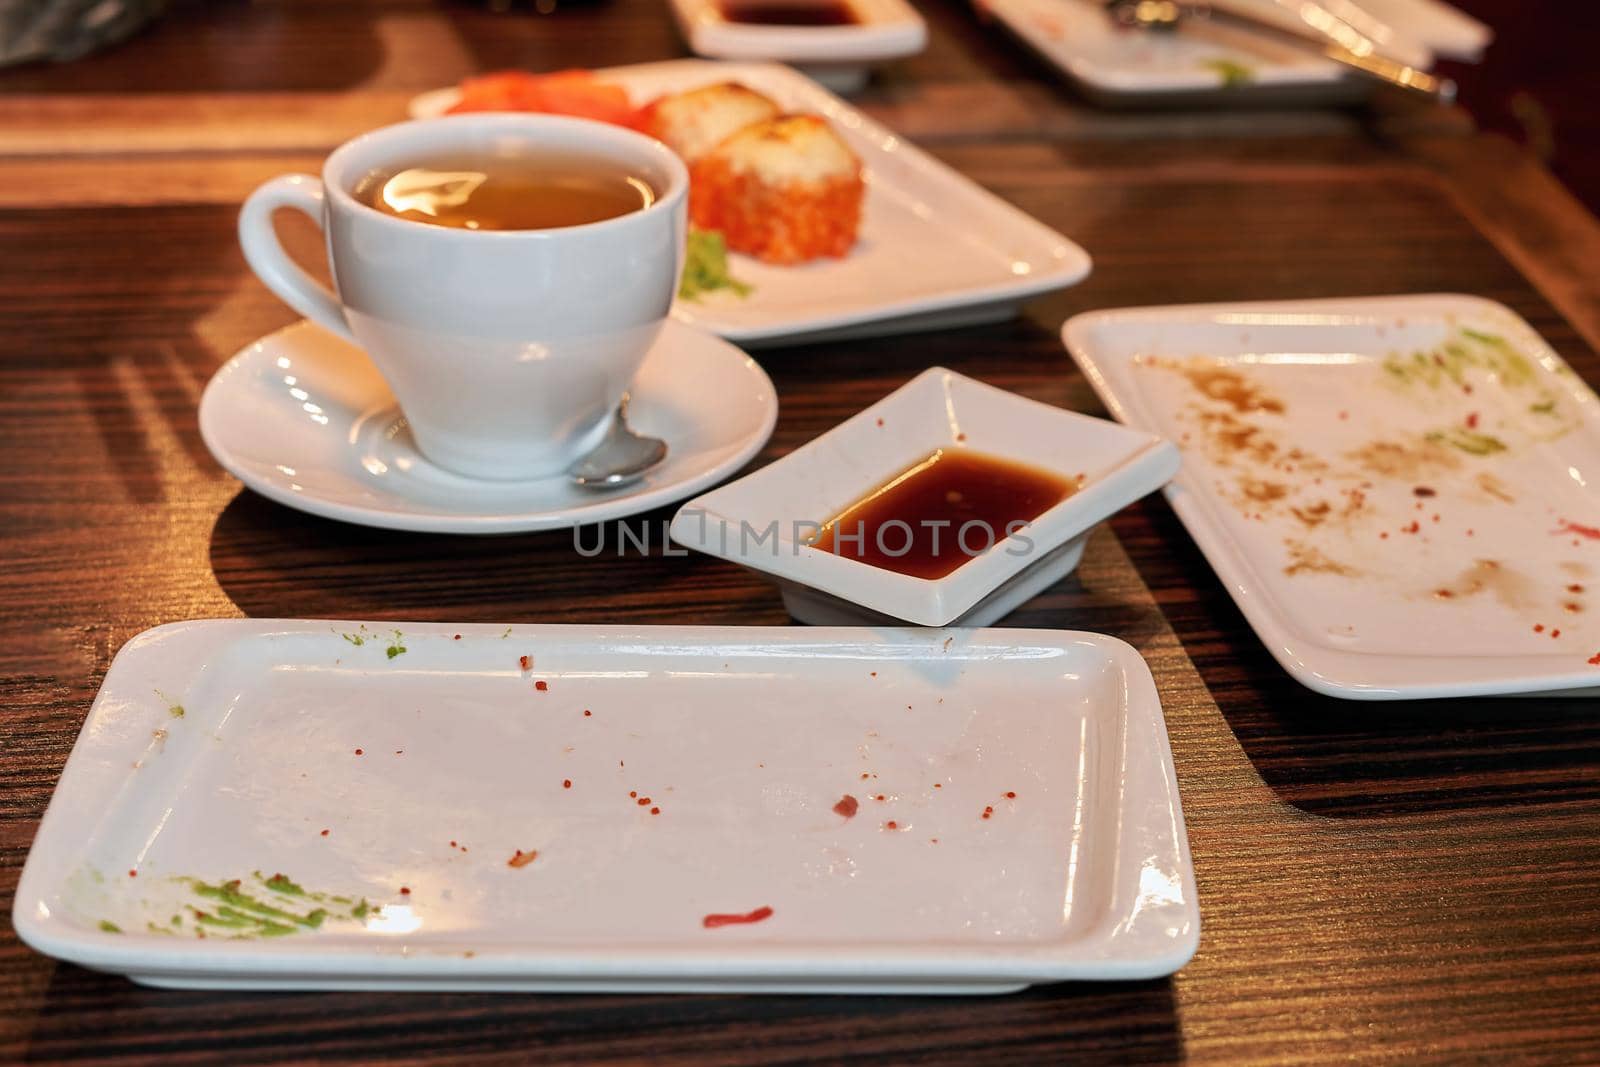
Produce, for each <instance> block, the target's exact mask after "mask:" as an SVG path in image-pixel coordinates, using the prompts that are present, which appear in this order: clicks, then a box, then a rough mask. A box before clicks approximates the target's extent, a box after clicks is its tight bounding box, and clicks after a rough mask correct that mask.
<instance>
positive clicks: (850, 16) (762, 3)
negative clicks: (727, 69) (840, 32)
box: [717, 0, 861, 26]
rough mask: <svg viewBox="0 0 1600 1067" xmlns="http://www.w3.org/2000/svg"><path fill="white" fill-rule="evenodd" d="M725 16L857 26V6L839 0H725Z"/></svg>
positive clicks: (765, 22)
mask: <svg viewBox="0 0 1600 1067" xmlns="http://www.w3.org/2000/svg"><path fill="white" fill-rule="evenodd" d="M717 10H718V11H719V12H721V14H722V17H723V19H724V20H726V21H728V22H739V23H744V24H745V25H751V26H854V25H856V24H858V23H859V22H860V21H861V19H860V17H859V16H857V14H856V10H855V8H853V7H851V6H850V5H849V4H847V3H841V2H839V0H812V2H807V0H722V2H721V3H720V4H718V5H717Z"/></svg>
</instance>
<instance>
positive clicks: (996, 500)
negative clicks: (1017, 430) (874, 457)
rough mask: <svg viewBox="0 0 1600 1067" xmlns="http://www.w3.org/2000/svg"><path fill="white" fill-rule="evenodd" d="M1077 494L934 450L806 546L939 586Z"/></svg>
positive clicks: (1044, 478)
mask: <svg viewBox="0 0 1600 1067" xmlns="http://www.w3.org/2000/svg"><path fill="white" fill-rule="evenodd" d="M1077 490H1078V482H1077V481H1076V480H1074V479H1070V478H1065V477H1062V476H1061V475H1058V474H1055V473H1052V472H1050V471H1045V470H1040V469H1039V468H1037V467H1030V466H1027V465H1025V464H1021V463H1014V462H1012V461H1010V460H1005V459H1000V458H998V457H996V456H989V455H985V454H984V453H982V452H973V451H970V450H968V449H964V448H941V449H938V450H936V451H934V452H933V453H931V454H930V455H928V456H926V457H924V458H923V459H920V460H918V461H917V462H916V463H914V464H912V465H911V466H910V467H907V468H906V469H905V470H903V471H901V472H900V473H899V474H897V475H895V476H894V477H893V478H891V479H889V480H888V481H887V482H885V483H884V484H883V485H880V486H878V487H877V488H876V489H874V490H872V491H871V492H870V493H867V494H866V495H865V496H863V497H862V498H861V499H860V500H857V501H856V502H855V503H853V504H851V505H850V506H849V507H846V508H845V509H844V510H843V511H841V512H840V513H839V514H838V515H837V516H835V517H834V518H833V519H831V520H830V521H829V522H827V523H826V524H825V525H824V526H823V528H822V531H821V532H820V533H819V534H817V536H816V537H815V538H813V539H812V541H811V542H810V544H811V547H812V548H815V549H818V550H820V551H824V552H833V553H836V554H837V555H840V556H843V557H845V558H846V559H854V560H859V561H860V562H862V563H866V564H870V565H871V566H874V567H882V568H883V569H884V570H890V571H896V572H898V573H900V574H909V575H911V576H912V577H914V578H943V577H944V576H945V575H947V574H949V573H951V572H952V571H954V570H955V569H956V568H957V567H959V566H961V565H962V564H963V563H966V562H967V561H968V560H970V559H973V558H974V557H976V556H979V555H982V554H983V552H984V550H985V549H986V548H987V547H988V546H989V545H991V544H995V543H998V542H1000V541H1003V540H1005V539H1006V537H1007V536H1009V535H1010V533H1011V532H1012V530H1013V529H1014V524H1025V523H1028V522H1031V521H1033V520H1034V519H1036V518H1038V517H1039V516H1040V515H1042V514H1044V513H1045V512H1046V511H1048V510H1049V509H1050V508H1052V507H1054V506H1055V505H1056V504H1059V503H1060V502H1061V501H1063V500H1065V499H1066V498H1067V497H1069V496H1071V495H1072V494H1073V493H1075V492H1077ZM902 524H903V525H902ZM963 527H966V534H965V536H963V535H962V530H963ZM857 534H860V538H859V540H858V539H857ZM991 535H992V536H991Z"/></svg>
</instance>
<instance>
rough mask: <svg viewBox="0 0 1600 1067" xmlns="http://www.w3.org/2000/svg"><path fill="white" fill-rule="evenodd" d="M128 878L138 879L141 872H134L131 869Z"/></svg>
mask: <svg viewBox="0 0 1600 1067" xmlns="http://www.w3.org/2000/svg"><path fill="white" fill-rule="evenodd" d="M128 877H129V878H137V877H139V872H138V871H136V870H133V869H132V868H129V870H128Z"/></svg>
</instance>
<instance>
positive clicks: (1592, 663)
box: [1589, 652, 1600, 667]
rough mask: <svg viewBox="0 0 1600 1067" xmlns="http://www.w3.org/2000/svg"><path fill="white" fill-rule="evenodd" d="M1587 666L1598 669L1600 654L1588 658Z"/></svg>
mask: <svg viewBox="0 0 1600 1067" xmlns="http://www.w3.org/2000/svg"><path fill="white" fill-rule="evenodd" d="M1589 666H1591V667H1600V652H1596V653H1595V654H1594V655H1592V656H1590V657H1589Z"/></svg>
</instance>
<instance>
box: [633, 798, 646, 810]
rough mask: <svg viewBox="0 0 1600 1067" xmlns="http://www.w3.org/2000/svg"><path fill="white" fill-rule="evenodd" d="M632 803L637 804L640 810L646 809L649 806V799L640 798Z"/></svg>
mask: <svg viewBox="0 0 1600 1067" xmlns="http://www.w3.org/2000/svg"><path fill="white" fill-rule="evenodd" d="M634 803H635V804H638V805H639V806H640V807H641V808H648V807H649V806H650V798H649V797H640V798H639V799H638V800H636V801H634Z"/></svg>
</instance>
